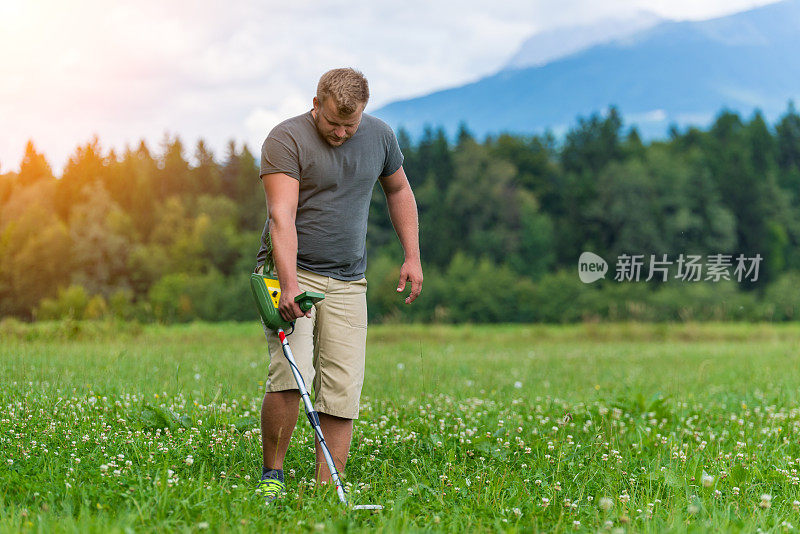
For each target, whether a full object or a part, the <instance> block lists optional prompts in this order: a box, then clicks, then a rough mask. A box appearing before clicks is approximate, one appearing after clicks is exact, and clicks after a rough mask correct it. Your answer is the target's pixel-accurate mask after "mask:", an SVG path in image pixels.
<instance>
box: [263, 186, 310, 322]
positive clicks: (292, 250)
mask: <svg viewBox="0 0 800 534" xmlns="http://www.w3.org/2000/svg"><path fill="white" fill-rule="evenodd" d="M261 180H262V182H263V183H264V192H265V193H266V195H267V206H268V208H269V233H270V237H271V239H272V256H273V259H274V260H275V269H276V270H277V271H278V281H279V282H280V284H281V298H280V302H279V304H278V312H279V313H280V314H281V317H283V318H284V320H286V321H294V320H295V319H297V318H298V317H302V316H303V315H305V316H307V317H310V316H311V311H308V312H307V313H303V312H302V311H301V310H300V306H298V305H297V303H296V302H295V301H294V298H295V297H296V296H297V295H299V294H300V293H301V291H300V287H299V286H298V284H297V228H296V227H295V217H296V215H297V202H298V198H299V194H300V182H298V181H297V180H295V179H294V178H292V177H291V176H288V175H286V174H283V173H274V174H264V175H262V176H261Z"/></svg>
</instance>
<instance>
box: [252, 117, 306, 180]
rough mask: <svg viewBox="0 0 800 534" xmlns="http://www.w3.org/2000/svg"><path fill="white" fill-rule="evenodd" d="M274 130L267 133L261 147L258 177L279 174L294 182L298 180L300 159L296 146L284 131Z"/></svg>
mask: <svg viewBox="0 0 800 534" xmlns="http://www.w3.org/2000/svg"><path fill="white" fill-rule="evenodd" d="M276 130H277V129H276ZM276 130H273V131H271V132H270V133H269V135H268V136H267V138H266V139H265V140H264V144H263V145H262V146H261V172H260V173H259V176H264V175H265V174H275V173H279V172H280V173H283V174H286V175H287V176H291V177H292V178H294V179H295V180H300V158H299V156H298V153H297V144H296V143H295V142H294V140H293V139H292V138H291V137H290V136H289V135H288V134H287V133H286V132H285V131H280V130H277V131H276Z"/></svg>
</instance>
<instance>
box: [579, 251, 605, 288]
mask: <svg viewBox="0 0 800 534" xmlns="http://www.w3.org/2000/svg"><path fill="white" fill-rule="evenodd" d="M607 272H608V264H607V263H606V260H604V259H603V258H601V257H600V256H598V255H597V254H595V253H594V252H584V253H583V254H581V257H580V258H578V276H580V278H581V282H583V283H584V284H591V283H592V282H596V281H597V280H600V279H601V278H605V277H606V273H607Z"/></svg>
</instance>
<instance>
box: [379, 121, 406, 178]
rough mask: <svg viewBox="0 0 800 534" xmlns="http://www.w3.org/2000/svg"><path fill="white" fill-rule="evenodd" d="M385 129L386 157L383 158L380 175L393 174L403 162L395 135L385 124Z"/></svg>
mask: <svg viewBox="0 0 800 534" xmlns="http://www.w3.org/2000/svg"><path fill="white" fill-rule="evenodd" d="M386 130H387V132H386V134H385V139H386V158H385V159H384V164H383V171H382V172H381V177H384V176H389V175H392V174H394V173H395V172H397V169H399V168H400V166H401V165H402V164H403V153H402V152H401V151H400V145H399V143H398V142H397V136H396V135H394V132H393V131H392V129H391V128H390V127H388V126H387V127H386Z"/></svg>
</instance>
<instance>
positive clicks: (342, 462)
mask: <svg viewBox="0 0 800 534" xmlns="http://www.w3.org/2000/svg"><path fill="white" fill-rule="evenodd" d="M319 423H320V426H321V427H322V435H323V436H325V443H327V444H328V449H330V451H331V457H333V463H334V464H335V465H336V470H337V471H339V474H340V475H342V474H343V473H344V468H345V466H346V465H347V456H348V455H349V454H350V441H351V439H352V438H353V420H352V419H343V418H341V417H335V416H333V415H328V414H326V413H321V414H319ZM314 441H315V443H316V449H317V468H316V470H315V474H316V476H317V482H330V480H331V472H330V470H329V469H328V463H327V462H326V461H325V456H324V455H323V454H322V447H320V444H319V441H317V440H314Z"/></svg>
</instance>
